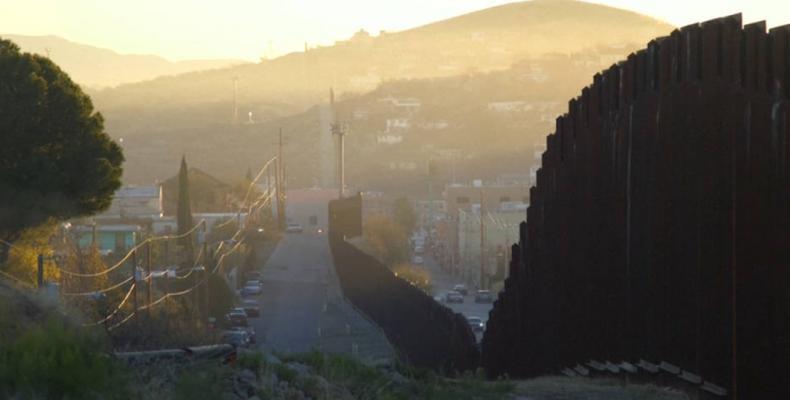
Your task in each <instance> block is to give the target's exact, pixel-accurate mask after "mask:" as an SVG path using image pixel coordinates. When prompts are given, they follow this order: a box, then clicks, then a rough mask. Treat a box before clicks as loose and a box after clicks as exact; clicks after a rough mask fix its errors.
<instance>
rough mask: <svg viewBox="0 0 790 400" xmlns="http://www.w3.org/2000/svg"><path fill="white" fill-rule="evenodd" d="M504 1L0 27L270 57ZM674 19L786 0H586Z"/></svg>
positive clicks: (104, 4)
mask: <svg viewBox="0 0 790 400" xmlns="http://www.w3.org/2000/svg"><path fill="white" fill-rule="evenodd" d="M509 2H510V1H506V0H387V1H383V0H0V33H16V34H28V35H45V34H52V35H58V36H62V37H65V38H67V39H70V40H72V41H76V42H80V43H85V44H90V45H94V46H99V47H106V48H110V49H113V50H115V51H118V52H120V53H137V54H157V55H161V56H163V57H166V58H169V59H172V60H177V59H188V58H243V59H248V60H257V59H258V58H259V57H260V56H262V55H280V54H283V53H287V52H290V51H295V50H301V49H302V48H303V46H304V42H305V41H306V42H308V43H309V44H310V45H316V44H331V43H333V42H334V41H335V40H339V39H345V38H348V37H350V36H351V34H353V33H354V32H355V31H357V30H359V29H360V28H364V29H366V30H368V31H369V32H371V33H378V31H379V30H382V29H384V30H390V31H396V30H402V29H406V28H410V27H414V26H419V25H422V24H425V23H428V22H432V21H436V20H440V19H444V18H448V17H452V16H455V15H459V14H463V13H466V12H470V11H475V10H479V9H482V8H486V7H490V6H494V5H498V4H504V3H509ZM592 2H594V3H601V4H607V5H611V6H615V7H620V8H625V9H629V10H633V11H637V12H640V13H643V14H647V15H650V16H653V17H655V18H658V19H661V20H664V21H667V22H669V23H672V24H674V25H678V26H680V25H685V24H688V23H692V22H697V21H701V20H706V19H711V18H716V17H719V16H723V15H728V14H734V13H736V12H743V14H744V21H746V22H751V21H755V20H762V19H767V21H768V24H769V26H776V25H783V24H790V0H649V1H648V0H593V1H592Z"/></svg>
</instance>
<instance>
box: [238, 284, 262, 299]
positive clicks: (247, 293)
mask: <svg viewBox="0 0 790 400" xmlns="http://www.w3.org/2000/svg"><path fill="white" fill-rule="evenodd" d="M262 286H263V285H261V282H260V281H247V283H246V284H245V285H244V288H242V289H241V297H251V296H259V295H260V294H261V293H263V288H262Z"/></svg>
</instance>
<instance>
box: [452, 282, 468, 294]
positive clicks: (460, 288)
mask: <svg viewBox="0 0 790 400" xmlns="http://www.w3.org/2000/svg"><path fill="white" fill-rule="evenodd" d="M453 291H456V292H458V293H461V295H463V296H466V295H467V294H469V289H467V288H466V285H464V284H463V283H459V284H457V285H455V286H453Z"/></svg>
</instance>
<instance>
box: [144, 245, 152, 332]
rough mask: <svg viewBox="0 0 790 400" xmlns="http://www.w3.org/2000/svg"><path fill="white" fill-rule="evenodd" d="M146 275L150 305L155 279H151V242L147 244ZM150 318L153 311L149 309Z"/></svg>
mask: <svg viewBox="0 0 790 400" xmlns="http://www.w3.org/2000/svg"><path fill="white" fill-rule="evenodd" d="M145 273H146V274H147V275H146V276H147V277H148V282H147V284H148V287H147V290H146V291H145V295H146V297H148V298H147V299H146V304H148V305H150V304H151V299H152V295H151V291H152V290H151V289H152V288H153V284H154V278H152V277H151V242H150V241H149V242H147V243H146V244H145ZM150 316H151V309H150V308H148V317H149V318H150Z"/></svg>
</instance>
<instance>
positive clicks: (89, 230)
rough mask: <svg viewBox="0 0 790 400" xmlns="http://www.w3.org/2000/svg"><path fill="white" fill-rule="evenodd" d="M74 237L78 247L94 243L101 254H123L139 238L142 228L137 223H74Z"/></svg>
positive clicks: (89, 245)
mask: <svg viewBox="0 0 790 400" xmlns="http://www.w3.org/2000/svg"><path fill="white" fill-rule="evenodd" d="M73 232H74V236H75V237H74V239H75V241H76V242H77V245H78V246H79V248H80V249H87V248H89V247H91V246H93V245H94V244H95V245H96V248H97V249H99V252H101V254H102V255H108V254H124V253H126V252H128V251H129V250H131V249H132V247H134V246H135V245H136V244H137V243H138V242H139V240H140V238H141V235H142V232H143V228H142V227H141V226H139V225H128V224H107V225H92V226H91V225H75V226H74V230H73Z"/></svg>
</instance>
